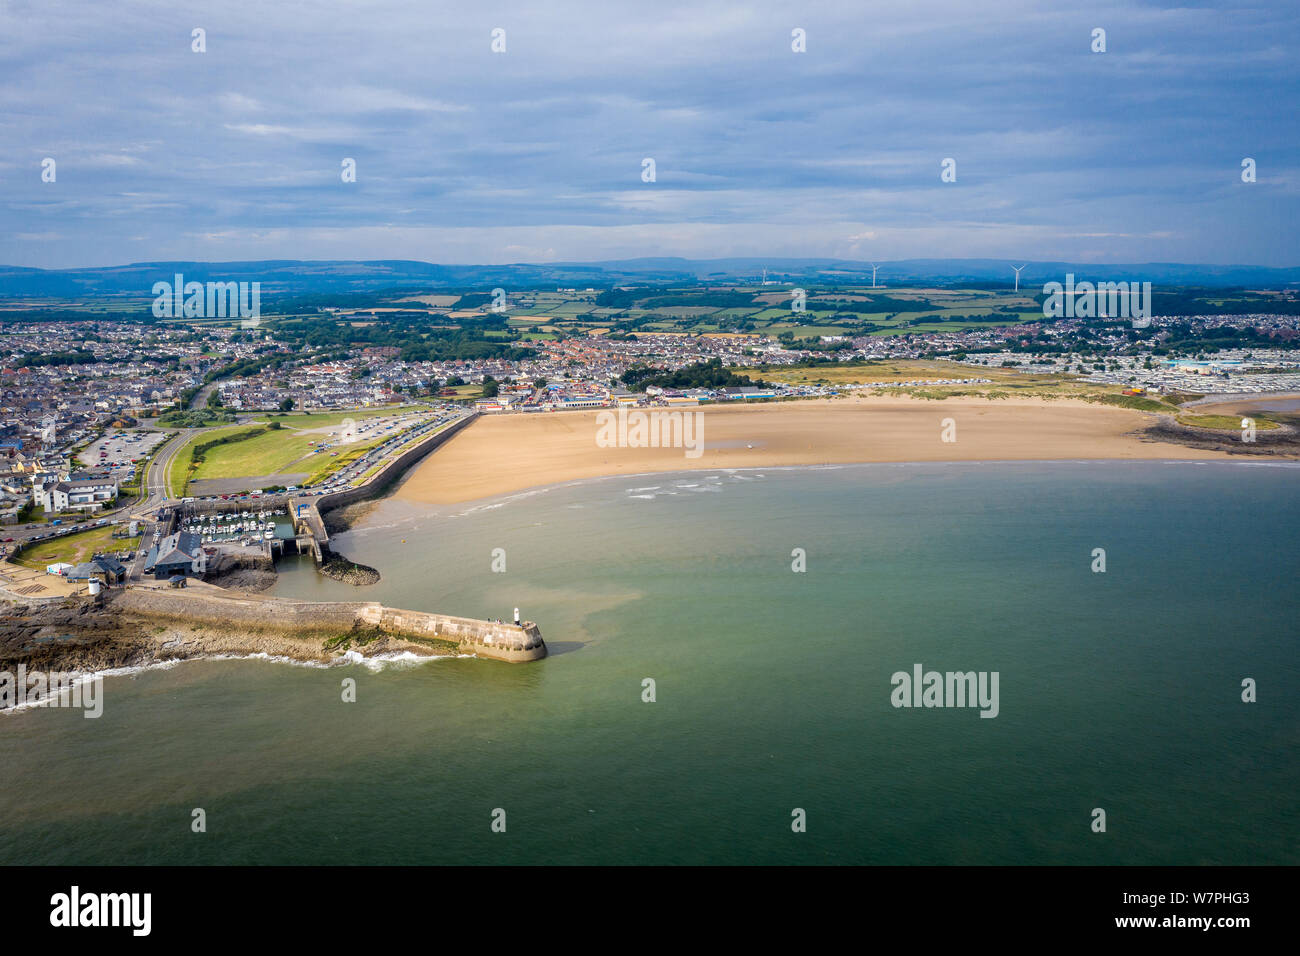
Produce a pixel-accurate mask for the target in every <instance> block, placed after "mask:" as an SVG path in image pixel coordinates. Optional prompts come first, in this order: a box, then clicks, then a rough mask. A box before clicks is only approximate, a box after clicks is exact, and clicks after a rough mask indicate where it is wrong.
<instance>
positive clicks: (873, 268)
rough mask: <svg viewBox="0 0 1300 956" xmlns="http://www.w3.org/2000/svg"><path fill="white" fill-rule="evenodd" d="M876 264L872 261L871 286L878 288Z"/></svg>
mask: <svg viewBox="0 0 1300 956" xmlns="http://www.w3.org/2000/svg"><path fill="white" fill-rule="evenodd" d="M876 268H877V266H876V264H875V263H874V262H873V263H871V288H873V289H874V288H876Z"/></svg>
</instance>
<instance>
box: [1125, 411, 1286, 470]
mask: <svg viewBox="0 0 1300 956" xmlns="http://www.w3.org/2000/svg"><path fill="white" fill-rule="evenodd" d="M1274 418H1275V420H1276V421H1277V424H1278V426H1279V427H1278V428H1273V429H1262V430H1259V431H1257V432H1256V433H1255V441H1253V442H1243V441H1242V440H1241V432H1239V431H1225V430H1220V429H1214V428H1204V427H1198V426H1195V425H1183V424H1181V423H1179V422H1177V421H1174V420H1173V419H1172V418H1167V417H1163V416H1162V417H1161V419H1160V420H1159V421H1157V422H1156V423H1155V424H1153V425H1150V426H1149V427H1147V428H1146V429H1144V430H1143V431H1142V433H1141V436H1140V437H1141V438H1142V440H1143V441H1148V442H1176V443H1177V444H1179V445H1183V446H1185V447H1188V448H1196V449H1199V450H1202V451H1216V452H1223V453H1226V454H1229V455H1242V456H1251V457H1260V458H1266V457H1274V456H1277V457H1285V458H1292V459H1294V458H1295V456H1296V455H1298V454H1300V416H1283V415H1277V416H1274Z"/></svg>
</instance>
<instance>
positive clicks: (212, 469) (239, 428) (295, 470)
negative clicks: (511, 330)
mask: <svg viewBox="0 0 1300 956" xmlns="http://www.w3.org/2000/svg"><path fill="white" fill-rule="evenodd" d="M472 387H473V388H474V389H475V390H476V391H477V390H479V386H477V385H476V386H472ZM422 407H423V406H419V405H403V406H389V407H387V408H384V409H366V410H358V411H357V412H355V413H345V412H340V413H337V414H334V413H330V414H316V415H290V416H286V417H284V418H278V417H269V416H268V417H267V418H266V419H265V421H267V422H268V423H278V424H279V425H280V427H279V428H270V427H268V425H264V424H253V425H236V426H233V427H230V428H215V429H212V430H211V431H205V432H201V433H199V434H198V435H195V436H194V437H193V438H191V439H190V440H189V442H187V443H186V445H185V447H184V448H182V449H181V450H180V451H178V452H177V453H176V457H175V458H174V459H173V460H172V464H171V466H170V469H169V471H168V475H167V488H168V491H169V493H170V494H171V495H172V497H176V498H183V497H185V495H186V493H187V491H188V489H189V485H190V482H193V481H200V480H203V479H208V478H245V477H250V478H251V477H261V476H263V475H278V474H282V473H288V474H301V473H306V474H307V475H309V476H310V477H309V478H307V479H306V480H305V483H308V484H314V483H316V482H318V481H321V480H323V479H324V478H325V477H327V476H329V475H330V474H332V473H333V472H335V471H337V470H338V469H339V468H340V467H342V466H343V465H345V464H347V463H348V462H350V461H353V460H354V459H356V458H358V457H359V456H361V455H362V454H364V453H365V452H367V451H369V450H370V449H371V448H374V447H375V446H376V445H379V444H382V443H383V442H384V441H385V440H387V439H389V438H391V437H392V436H393V434H394V433H393V432H380V433H376V434H373V435H367V436H365V437H362V438H360V440H358V441H353V442H349V443H347V444H345V445H340V444H336V443H334V441H333V439H332V437H331V436H330V434H329V433H328V432H321V431H316V429H322V428H331V427H337V426H339V425H342V424H343V422H344V421H345V420H346V419H349V418H350V419H352V420H353V421H361V420H366V419H374V418H379V417H382V416H387V415H392V414H395V413H397V412H409V411H415V410H418V409H420V408H422ZM412 423H413V422H407V423H404V425H409V424H412ZM299 429H302V430H299ZM222 438H231V439H234V440H232V441H227V442H224V443H222V444H217V445H212V446H211V447H209V448H207V449H206V450H205V451H203V452H202V453H201V455H202V460H201V461H198V462H196V461H195V460H194V454H195V451H196V449H198V448H200V447H201V446H203V445H206V444H208V443H210V442H212V441H215V440H218V439H222ZM321 444H332V445H333V447H331V448H328V449H327V450H325V451H317V450H316V448H317V446H319V445H321Z"/></svg>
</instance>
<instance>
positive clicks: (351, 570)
mask: <svg viewBox="0 0 1300 956" xmlns="http://www.w3.org/2000/svg"><path fill="white" fill-rule="evenodd" d="M316 570H317V571H319V572H320V573H321V574H323V575H325V577H327V578H330V579H332V580H334V581H342V582H343V583H344V584H351V585H352V586H353V587H364V586H365V585H368V584H377V583H378V582H379V572H378V571H376V570H375V569H374V568H372V567H370V566H369V565H365V564H357V563H356V562H355V561H349V560H348V559H347V558H345V557H344V556H343V555H341V554H339V553H337V552H335V551H331V552H329V553H328V554H327V555H326V556H325V561H324V562H323V563H322V564H321V566H320V567H319V568H317V569H316ZM268 586H269V585H268Z"/></svg>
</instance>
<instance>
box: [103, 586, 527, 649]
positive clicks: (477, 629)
mask: <svg viewBox="0 0 1300 956" xmlns="http://www.w3.org/2000/svg"><path fill="white" fill-rule="evenodd" d="M114 602H115V604H116V605H117V606H118V607H119V608H120V609H121V610H123V611H126V612H128V613H130V614H134V615H138V616H141V617H148V618H158V619H164V620H172V621H180V622H185V623H196V622H197V623H204V624H214V625H219V626H221V627H227V628H228V627H229V626H230V625H232V624H239V625H243V626H245V627H247V628H250V629H254V630H263V631H268V630H269V631H275V632H279V633H283V634H287V635H291V636H297V637H302V638H305V639H312V638H315V637H318V636H321V635H326V634H333V635H339V634H346V633H348V632H350V631H353V630H357V629H361V630H365V629H375V630H378V631H381V632H383V633H385V634H392V635H395V636H397V637H406V638H409V639H411V640H414V641H416V642H419V641H421V640H436V641H444V642H449V643H452V644H455V645H456V646H457V648H458V650H459V652H460V653H462V654H473V655H475V656H478V657H487V658H491V659H493V660H498V661H507V662H509V663H513V664H517V663H523V662H525V661H536V660H541V659H542V658H543V657H545V656H546V642H545V641H544V640H543V639H542V633H541V631H540V629H539V628H538V627H537V625H536V624H534V623H533V622H532V621H523V622H521V623H520V624H517V625H516V624H504V623H498V622H496V621H483V620H478V619H476V618H467V617H452V616H451V615H447V614H432V613H429V612H427V611H409V610H404V609H402V608H393V607H385V606H384V605H382V604H379V603H378V602H376V601H298V600H291V599H288V598H274V597H255V596H251V595H243V594H238V595H237V594H234V593H233V592H228V591H222V590H221V589H220V588H215V587H210V586H208V587H204V586H201V585H200V586H198V587H192V588H186V589H185V590H183V591H171V590H166V591H165V590H160V589H157V588H128V589H127V590H125V591H123V592H121V593H120V594H118V595H117V596H116V597H115V599H114Z"/></svg>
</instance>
